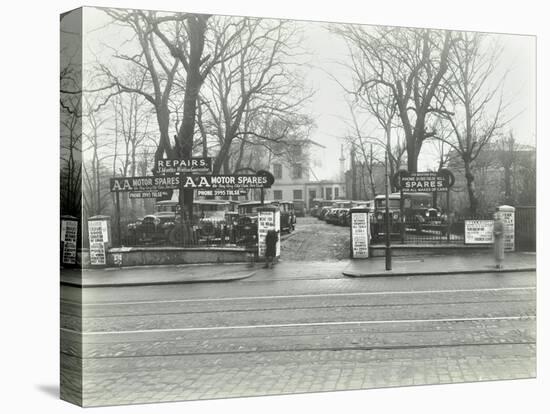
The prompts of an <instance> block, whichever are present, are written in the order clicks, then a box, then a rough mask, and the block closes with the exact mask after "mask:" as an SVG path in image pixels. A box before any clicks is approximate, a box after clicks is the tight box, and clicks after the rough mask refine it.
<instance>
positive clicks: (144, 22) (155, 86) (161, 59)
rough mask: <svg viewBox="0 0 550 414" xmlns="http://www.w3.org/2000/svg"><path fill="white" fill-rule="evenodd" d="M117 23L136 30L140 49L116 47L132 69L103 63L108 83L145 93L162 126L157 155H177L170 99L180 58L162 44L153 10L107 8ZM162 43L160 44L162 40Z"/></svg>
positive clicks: (115, 54)
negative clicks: (119, 71)
mask: <svg viewBox="0 0 550 414" xmlns="http://www.w3.org/2000/svg"><path fill="white" fill-rule="evenodd" d="M105 13H107V14H108V15H109V16H110V17H111V18H112V19H113V21H114V23H116V24H119V25H123V26H125V27H128V28H130V29H131V30H132V31H133V33H134V34H135V39H137V42H138V45H139V50H138V53H135V54H125V53H123V52H121V51H119V50H113V57H114V58H115V59H117V60H119V61H121V62H126V63H128V65H129V69H128V73H126V74H123V75H120V74H117V73H115V71H114V70H113V69H112V68H111V67H110V66H108V65H106V64H103V63H100V64H99V67H100V71H101V72H102V73H103V74H104V75H105V76H106V77H107V85H108V86H109V87H110V88H113V89H114V91H115V92H114V93H130V94H138V95H141V96H142V97H144V98H145V99H146V100H147V101H148V102H149V103H150V104H151V105H152V106H153V108H154V110H155V115H156V119H157V124H158V129H159V134H160V136H159V140H158V147H157V150H156V152H155V159H160V158H162V157H163V156H164V155H165V154H166V155H168V156H173V155H174V151H173V148H172V145H171V142H170V133H169V130H170V108H169V100H170V96H171V92H172V89H173V86H174V80H175V77H176V75H177V71H178V65H179V61H178V59H176V58H174V57H173V56H171V55H170V53H168V51H166V50H164V48H163V47H161V45H162V42H160V41H159V40H158V39H157V38H156V36H155V35H154V33H153V26H152V23H151V21H150V18H149V17H151V15H152V13H153V12H149V15H148V16H147V17H146V16H145V15H144V13H143V12H140V11H135V10H131V11H124V10H115V9H105ZM172 30H173V31H174V32H175V35H176V36H178V35H180V34H182V33H183V29H182V27H181V25H180V24H177V23H176V24H174V26H173V27H172ZM159 43H160V44H159ZM136 76H140V77H141V78H142V79H143V82H141V83H139V84H137V85H136V84H131V83H128V79H133V78H135V77H136Z"/></svg>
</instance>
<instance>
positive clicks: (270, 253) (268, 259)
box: [264, 228, 279, 269]
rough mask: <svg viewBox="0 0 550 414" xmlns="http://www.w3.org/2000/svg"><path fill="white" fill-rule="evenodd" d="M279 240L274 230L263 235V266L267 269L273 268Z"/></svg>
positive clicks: (271, 229) (277, 233)
mask: <svg viewBox="0 0 550 414" xmlns="http://www.w3.org/2000/svg"><path fill="white" fill-rule="evenodd" d="M278 240H279V232H278V231H276V230H275V229H274V228H270V229H269V230H268V231H267V233H266V235H265V265H264V268H266V269H267V268H268V267H269V266H270V265H271V267H272V268H273V259H274V258H275V256H276V255H277V241H278Z"/></svg>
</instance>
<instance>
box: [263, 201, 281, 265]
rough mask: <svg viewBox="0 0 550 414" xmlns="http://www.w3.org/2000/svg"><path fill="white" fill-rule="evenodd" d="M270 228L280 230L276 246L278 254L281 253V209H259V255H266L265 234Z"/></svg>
mask: <svg viewBox="0 0 550 414" xmlns="http://www.w3.org/2000/svg"><path fill="white" fill-rule="evenodd" d="M270 228H275V231H278V232H279V237H278V240H277V246H276V250H275V252H276V256H277V257H279V256H280V255H281V212H280V211H278V210H277V211H273V210H272V211H259V212H258V257H264V256H265V236H266V234H267V231H268V230H269V229H270Z"/></svg>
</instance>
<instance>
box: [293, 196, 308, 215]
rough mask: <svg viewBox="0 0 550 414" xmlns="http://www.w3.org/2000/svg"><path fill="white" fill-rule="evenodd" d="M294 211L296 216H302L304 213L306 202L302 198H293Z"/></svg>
mask: <svg viewBox="0 0 550 414" xmlns="http://www.w3.org/2000/svg"><path fill="white" fill-rule="evenodd" d="M292 203H293V204H294V212H295V214H296V217H304V216H305V215H306V203H305V201H303V200H294V201H293V202H292Z"/></svg>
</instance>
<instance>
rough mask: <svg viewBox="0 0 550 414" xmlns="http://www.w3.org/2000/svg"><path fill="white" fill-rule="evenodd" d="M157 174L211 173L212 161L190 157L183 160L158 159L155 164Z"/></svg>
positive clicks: (206, 158)
mask: <svg viewBox="0 0 550 414" xmlns="http://www.w3.org/2000/svg"><path fill="white" fill-rule="evenodd" d="M156 167H157V168H156V172H157V174H181V173H208V172H210V171H212V159H211V158H208V157H204V158H203V157H200V158H199V157H192V158H185V159H166V158H165V159H160V160H158V161H157V163H156Z"/></svg>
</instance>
